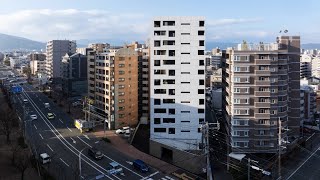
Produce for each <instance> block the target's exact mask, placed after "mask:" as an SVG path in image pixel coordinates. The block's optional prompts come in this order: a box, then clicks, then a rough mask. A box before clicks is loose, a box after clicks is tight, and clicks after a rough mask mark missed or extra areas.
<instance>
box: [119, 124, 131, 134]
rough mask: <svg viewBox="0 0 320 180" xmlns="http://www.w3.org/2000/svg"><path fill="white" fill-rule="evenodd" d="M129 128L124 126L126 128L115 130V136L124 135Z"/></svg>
mask: <svg viewBox="0 0 320 180" xmlns="http://www.w3.org/2000/svg"><path fill="white" fill-rule="evenodd" d="M129 128H130V127H129V126H126V127H122V128H120V129H117V130H116V134H124V133H125V132H126V130H129Z"/></svg>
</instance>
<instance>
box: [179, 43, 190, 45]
mask: <svg viewBox="0 0 320 180" xmlns="http://www.w3.org/2000/svg"><path fill="white" fill-rule="evenodd" d="M181 45H190V43H181Z"/></svg>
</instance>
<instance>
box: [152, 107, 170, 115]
mask: <svg viewBox="0 0 320 180" xmlns="http://www.w3.org/2000/svg"><path fill="white" fill-rule="evenodd" d="M154 113H162V114H163V113H167V110H166V109H164V108H155V109H154Z"/></svg>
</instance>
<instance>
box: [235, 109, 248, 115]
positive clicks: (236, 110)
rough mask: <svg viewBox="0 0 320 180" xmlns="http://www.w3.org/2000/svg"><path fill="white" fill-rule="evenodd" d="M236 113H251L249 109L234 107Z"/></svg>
mask: <svg viewBox="0 0 320 180" xmlns="http://www.w3.org/2000/svg"><path fill="white" fill-rule="evenodd" d="M233 113H234V114H235V115H249V109H234V111H233Z"/></svg>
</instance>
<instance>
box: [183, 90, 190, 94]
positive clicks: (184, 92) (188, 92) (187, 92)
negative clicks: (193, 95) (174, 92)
mask: <svg viewBox="0 0 320 180" xmlns="http://www.w3.org/2000/svg"><path fill="white" fill-rule="evenodd" d="M181 93H182V94H190V91H181Z"/></svg>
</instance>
